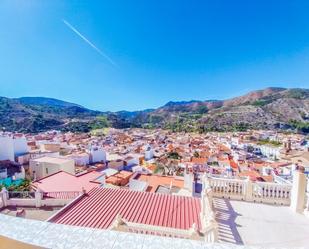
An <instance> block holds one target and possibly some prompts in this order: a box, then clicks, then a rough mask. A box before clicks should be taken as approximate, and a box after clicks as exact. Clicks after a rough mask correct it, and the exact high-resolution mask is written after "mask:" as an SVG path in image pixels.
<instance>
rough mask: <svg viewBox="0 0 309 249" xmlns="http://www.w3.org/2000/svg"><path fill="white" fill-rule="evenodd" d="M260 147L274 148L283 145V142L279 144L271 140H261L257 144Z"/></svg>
mask: <svg viewBox="0 0 309 249" xmlns="http://www.w3.org/2000/svg"><path fill="white" fill-rule="evenodd" d="M257 144H258V145H272V146H275V147H277V146H281V145H282V143H281V142H278V141H273V140H269V139H260V140H259V141H258V142H257Z"/></svg>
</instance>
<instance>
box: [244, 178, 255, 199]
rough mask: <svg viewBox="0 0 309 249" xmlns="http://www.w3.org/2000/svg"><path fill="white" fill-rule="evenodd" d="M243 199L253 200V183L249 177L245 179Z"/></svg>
mask: <svg viewBox="0 0 309 249" xmlns="http://www.w3.org/2000/svg"><path fill="white" fill-rule="evenodd" d="M245 200H246V201H253V184H252V181H251V180H250V178H249V177H248V178H247V179H246V180H245Z"/></svg>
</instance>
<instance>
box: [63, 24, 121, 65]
mask: <svg viewBox="0 0 309 249" xmlns="http://www.w3.org/2000/svg"><path fill="white" fill-rule="evenodd" d="M62 22H63V23H64V24H65V25H66V26H67V27H68V28H69V29H71V30H72V31H73V32H74V33H75V34H77V35H78V36H79V37H80V38H82V39H83V40H84V41H85V42H86V43H87V44H88V45H90V46H91V47H92V48H93V49H94V50H95V51H97V52H98V53H99V54H100V55H102V56H103V57H104V58H105V59H107V60H108V61H109V62H110V63H111V64H112V65H113V66H117V64H116V63H115V62H114V61H113V60H112V59H111V58H110V57H109V56H108V55H107V54H105V53H104V52H102V51H101V50H100V49H99V48H97V47H96V46H95V45H94V44H93V43H92V42H91V41H89V40H88V39H87V38H86V37H85V36H83V35H82V34H81V33H80V32H79V31H78V30H77V29H76V28H74V27H73V26H72V25H71V24H70V23H69V22H68V21H66V20H65V19H62Z"/></svg>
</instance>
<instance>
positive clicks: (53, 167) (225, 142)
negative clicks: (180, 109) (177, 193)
mask: <svg viewBox="0 0 309 249" xmlns="http://www.w3.org/2000/svg"><path fill="white" fill-rule="evenodd" d="M260 141H263V143H260ZM308 149H309V142H308V141H307V140H306V137H304V136H303V135H299V134H282V133H277V132H275V131H251V132H242V133H209V134H206V135H198V134H188V133H171V132H168V131H164V130H143V129H127V130H116V129H110V130H109V131H108V132H107V134H105V135H102V134H101V135H99V136H94V135H90V134H73V133H61V132H58V131H49V132H44V133H40V134H36V135H31V134H12V133H2V134H0V184H1V183H2V184H4V183H10V182H14V181H17V180H20V179H24V178H25V177H28V178H30V179H31V180H32V181H33V186H35V187H38V186H39V185H40V184H43V183H44V181H49V180H50V179H53V180H54V181H55V183H57V182H58V180H57V178H58V177H59V179H62V178H63V176H61V177H60V175H63V174H66V175H67V177H68V178H71V177H72V176H74V177H75V178H76V179H80V178H83V177H84V175H85V174H88V175H89V174H90V175H93V176H94V177H93V178H91V177H90V178H91V181H93V182H97V183H98V184H112V185H115V186H118V187H119V186H120V187H127V188H128V187H130V186H131V187H132V188H134V189H136V188H137V186H140V188H142V189H147V188H146V187H145V186H146V185H148V184H146V183H137V182H138V181H137V179H138V178H140V176H142V177H144V176H148V178H149V177H150V176H152V177H154V178H155V179H157V181H158V182H160V180H159V178H160V177H159V178H158V176H162V175H163V176H164V177H169V178H177V179H181V178H182V179H183V182H184V178H185V176H186V175H187V174H188V172H189V173H191V174H192V175H195V177H196V178H197V179H198V175H199V174H202V173H205V172H206V173H208V174H211V175H214V176H218V177H226V178H250V179H251V180H253V181H265V182H275V181H280V180H281V181H288V180H291V177H292V172H293V170H294V169H295V168H296V167H303V168H304V171H305V173H308V172H309V151H308ZM173 155H174V156H175V155H177V156H176V158H175V157H173ZM186 173H187V174H186ZM88 178H89V177H87V179H88ZM90 178H89V179H90ZM144 178H145V177H144ZM148 178H147V181H148V182H153V180H151V179H148ZM161 178H162V177H161ZM162 179H165V178H162ZM76 181H77V182H78V180H76ZM163 181H165V180H163ZM170 182H171V181H170ZM172 182H176V180H174V181H172ZM39 183H40V184H39ZM157 185H158V184H157ZM166 185H173V184H171V183H167V184H166ZM54 186H58V183H57V184H54ZM83 187H84V186H83V185H81V186H78V187H77V188H80V189H81V188H83ZM178 187H179V186H178ZM42 188H43V187H42ZM80 189H79V190H80ZM65 190H66V189H62V191H65Z"/></svg>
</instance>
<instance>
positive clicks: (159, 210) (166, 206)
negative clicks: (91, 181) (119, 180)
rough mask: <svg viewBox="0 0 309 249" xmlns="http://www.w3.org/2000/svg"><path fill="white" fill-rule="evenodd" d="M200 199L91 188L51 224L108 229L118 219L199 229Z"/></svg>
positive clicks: (177, 227)
mask: <svg viewBox="0 0 309 249" xmlns="http://www.w3.org/2000/svg"><path fill="white" fill-rule="evenodd" d="M200 212H201V204H200V199H198V198H194V197H184V196H175V195H166V194H158V193H157V194H156V193H148V192H139V191H131V190H127V189H111V188H94V189H93V190H91V191H90V192H89V193H88V194H87V195H85V196H84V197H83V198H81V199H80V200H79V201H78V202H77V203H75V204H74V205H72V206H69V207H68V208H67V209H65V210H63V211H62V212H60V213H59V214H58V215H56V216H55V217H54V218H53V219H52V220H51V222H54V223H58V224H66V225H73V226H84V227H92V228H101V229H107V228H109V227H110V226H111V224H112V223H113V221H114V220H115V218H116V216H117V215H120V216H121V217H122V218H123V219H125V220H127V221H128V222H133V223H140V224H147V225H152V226H163V227H169V228H176V229H186V230H187V229H190V228H191V227H192V225H193V224H194V223H195V224H196V226H197V229H200V228H201V222H200Z"/></svg>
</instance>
